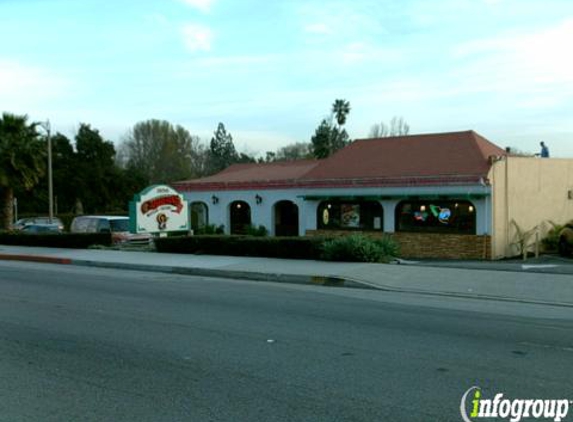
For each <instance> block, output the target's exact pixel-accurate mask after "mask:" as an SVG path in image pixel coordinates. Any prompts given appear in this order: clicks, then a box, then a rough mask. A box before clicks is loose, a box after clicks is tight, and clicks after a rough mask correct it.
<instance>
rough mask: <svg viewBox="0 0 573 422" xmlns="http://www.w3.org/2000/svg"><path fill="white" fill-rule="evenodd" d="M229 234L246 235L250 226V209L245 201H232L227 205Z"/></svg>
mask: <svg viewBox="0 0 573 422" xmlns="http://www.w3.org/2000/svg"><path fill="white" fill-rule="evenodd" d="M229 207H230V209H229V212H230V217H231V218H230V219H231V234H246V233H247V228H248V227H249V226H250V225H251V207H250V206H249V204H247V203H246V202H245V201H234V202H231V205H229Z"/></svg>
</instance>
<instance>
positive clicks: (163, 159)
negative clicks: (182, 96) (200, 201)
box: [120, 119, 205, 184]
mask: <svg viewBox="0 0 573 422" xmlns="http://www.w3.org/2000/svg"><path fill="white" fill-rule="evenodd" d="M120 151H121V153H120V163H121V165H123V166H124V167H126V168H129V169H130V170H132V171H135V170H137V171H139V172H140V173H141V175H142V176H143V177H144V178H145V179H146V181H147V184H154V183H171V182H173V181H177V180H184V179H190V178H193V177H197V176H200V175H202V174H204V171H205V150H204V148H203V147H202V145H201V144H200V142H199V138H198V137H196V136H192V135H191V134H190V133H189V132H188V131H187V130H186V129H185V128H183V127H182V126H179V125H178V126H173V125H172V124H171V123H169V122H167V121H165V120H155V119H152V120H147V121H143V122H139V123H137V124H136V125H135V126H134V127H133V129H132V130H131V131H130V132H129V134H128V135H127V136H126V138H125V139H124V141H123V143H122V145H121V147H120Z"/></svg>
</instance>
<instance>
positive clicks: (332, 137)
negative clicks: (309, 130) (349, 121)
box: [310, 119, 350, 159]
mask: <svg viewBox="0 0 573 422" xmlns="http://www.w3.org/2000/svg"><path fill="white" fill-rule="evenodd" d="M310 142H311V145H312V155H314V157H315V158H319V159H320V158H326V157H328V156H329V155H331V154H333V153H334V152H336V151H338V150H339V149H341V148H344V147H345V146H346V145H348V144H349V143H350V137H349V136H348V133H346V130H345V129H341V128H340V127H337V126H333V125H332V124H331V123H329V122H328V121H327V120H326V119H323V120H322V122H320V125H319V126H318V127H317V128H316V131H315V133H314V135H313V136H312V138H311V140H310Z"/></svg>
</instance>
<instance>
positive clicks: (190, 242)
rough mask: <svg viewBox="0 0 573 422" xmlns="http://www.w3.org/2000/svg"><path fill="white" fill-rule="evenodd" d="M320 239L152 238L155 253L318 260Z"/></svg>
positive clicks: (250, 237) (218, 236)
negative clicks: (155, 249) (153, 239)
mask: <svg viewBox="0 0 573 422" xmlns="http://www.w3.org/2000/svg"><path fill="white" fill-rule="evenodd" d="M322 242H323V239H321V238H319V237H256V236H221V235H211V236H181V237H170V238H158V239H155V246H156V248H157V251H158V252H167V253H190V254H205V255H231V256H259V257H265V258H288V259H318V258H319V257H320V253H321V245H322Z"/></svg>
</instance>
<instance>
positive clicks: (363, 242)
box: [321, 234, 398, 262]
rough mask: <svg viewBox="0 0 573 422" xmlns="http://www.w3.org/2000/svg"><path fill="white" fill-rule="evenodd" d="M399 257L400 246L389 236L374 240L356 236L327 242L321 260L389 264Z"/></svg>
mask: <svg viewBox="0 0 573 422" xmlns="http://www.w3.org/2000/svg"><path fill="white" fill-rule="evenodd" d="M397 255H398V246H397V244H396V242H394V240H392V238H390V237H389V236H384V237H382V238H380V239H373V238H371V237H367V236H363V235H357V234H356V235H350V236H341V237H337V238H336V239H331V240H327V241H325V242H324V244H323V245H322V254H321V258H322V259H323V260H325V261H350V262H388V261H389V260H390V259H391V258H393V257H395V256H397Z"/></svg>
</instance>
